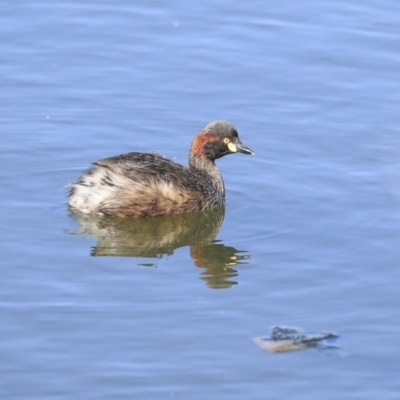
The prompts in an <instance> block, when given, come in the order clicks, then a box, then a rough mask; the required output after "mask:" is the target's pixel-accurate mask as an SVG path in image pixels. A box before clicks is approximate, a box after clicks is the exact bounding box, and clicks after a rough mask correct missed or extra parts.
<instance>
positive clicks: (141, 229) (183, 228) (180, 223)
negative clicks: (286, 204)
mask: <svg viewBox="0 0 400 400" xmlns="http://www.w3.org/2000/svg"><path fill="white" fill-rule="evenodd" d="M71 215H72V216H73V217H74V218H75V219H76V220H78V221H79V224H80V227H79V228H78V230H77V231H75V232H74V233H77V234H88V235H90V236H93V237H95V238H97V240H98V243H97V245H96V246H94V247H93V248H92V251H91V255H92V256H120V257H121V256H125V257H145V258H155V259H159V258H161V257H163V256H165V255H172V254H173V253H174V251H175V249H178V248H180V247H186V246H190V255H191V257H192V259H193V262H194V265H195V266H196V267H199V268H202V269H203V271H202V273H201V279H202V280H204V281H205V282H206V284H207V286H208V287H210V288H229V287H231V286H232V285H236V284H237V283H238V282H237V281H236V280H234V278H235V277H237V276H238V272H237V270H236V269H235V268H234V267H236V266H238V265H240V264H246V263H247V262H246V260H247V259H249V258H250V255H248V254H247V253H246V252H244V251H240V250H237V249H235V248H234V247H231V246H226V245H224V244H223V243H221V241H216V240H215V238H216V236H217V234H218V232H219V229H220V228H221V225H222V222H223V220H224V215H225V208H224V207H219V208H215V209H211V210H206V211H200V212H195V213H186V214H179V215H170V216H162V217H156V218H113V217H93V216H90V215H87V214H80V213H77V212H74V211H73V210H72V209H71ZM139 265H145V266H151V265H154V264H153V263H146V264H139Z"/></svg>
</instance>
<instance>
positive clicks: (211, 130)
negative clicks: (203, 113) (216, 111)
mask: <svg viewBox="0 0 400 400" xmlns="http://www.w3.org/2000/svg"><path fill="white" fill-rule="evenodd" d="M234 153H243V154H254V152H253V151H252V150H250V149H249V148H248V147H246V146H245V145H244V144H243V143H242V142H241V141H240V139H239V135H238V132H237V130H236V128H235V127H234V126H233V125H232V124H231V123H230V122H228V121H225V120H218V121H211V122H209V123H207V124H206V125H205V126H204V127H203V128H201V129H200V131H199V132H198V133H197V134H196V136H195V137H194V139H193V141H192V143H191V147H190V152H189V165H188V166H187V167H185V166H183V165H180V164H178V163H176V162H174V161H172V160H170V159H168V158H166V157H164V156H162V155H160V154H157V153H142V152H131V153H125V154H120V155H116V156H112V157H108V158H104V159H101V160H98V161H96V162H94V163H93V164H92V166H91V167H90V168H89V169H88V170H87V171H86V172H85V173H84V174H83V175H82V176H81V177H80V178H79V179H78V180H77V181H76V182H75V183H72V184H69V185H68V187H69V195H68V205H69V206H70V207H71V208H72V209H73V210H75V211H78V212H80V213H83V214H92V215H98V216H114V217H153V216H160V215H173V214H181V213H186V212H194V211H201V210H206V209H211V208H214V207H220V206H222V205H224V203H225V185H224V181H223V178H222V175H221V173H220V171H219V169H218V167H217V166H216V164H215V160H217V159H219V158H221V157H223V156H226V155H228V154H234Z"/></svg>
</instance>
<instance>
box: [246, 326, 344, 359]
mask: <svg viewBox="0 0 400 400" xmlns="http://www.w3.org/2000/svg"><path fill="white" fill-rule="evenodd" d="M338 337H339V335H337V334H336V333H333V332H320V333H304V332H302V331H301V330H300V329H298V328H294V327H289V326H275V327H274V328H273V329H272V332H271V336H269V337H267V338H262V337H256V338H254V339H253V341H254V343H255V344H256V345H257V346H259V347H261V348H262V349H263V350H266V351H269V352H270V353H282V352H286V351H297V350H306V349H310V348H313V349H317V350H329V349H338V348H339V346H336V345H334V344H332V343H333V342H335V340H336V339H337V338H338Z"/></svg>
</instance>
